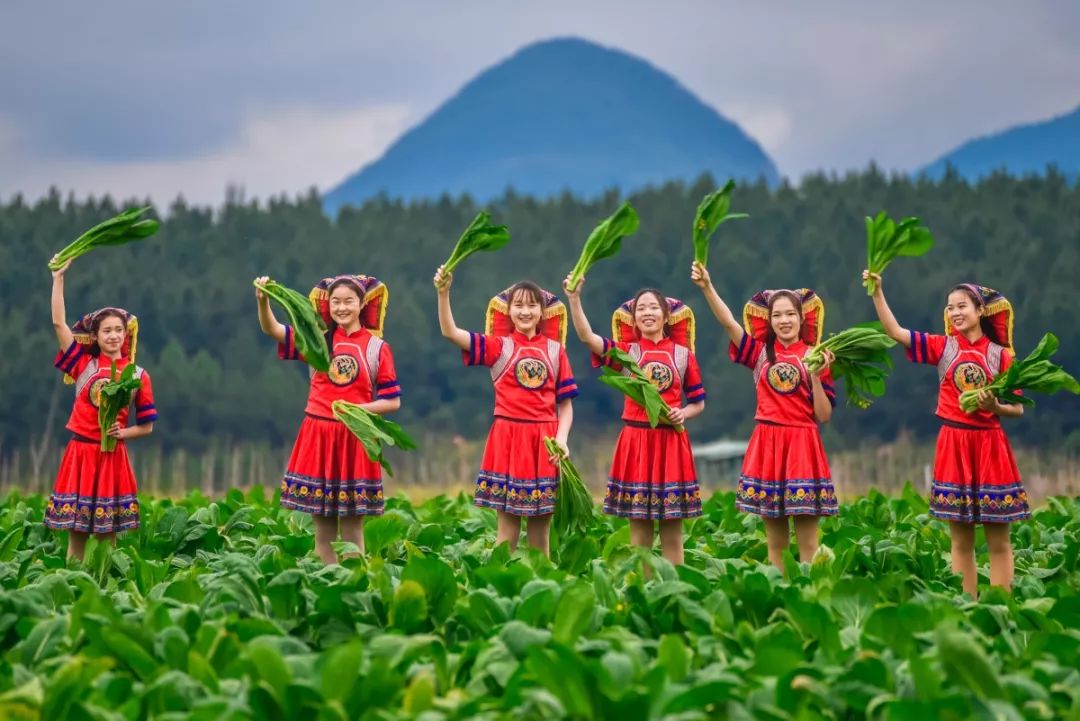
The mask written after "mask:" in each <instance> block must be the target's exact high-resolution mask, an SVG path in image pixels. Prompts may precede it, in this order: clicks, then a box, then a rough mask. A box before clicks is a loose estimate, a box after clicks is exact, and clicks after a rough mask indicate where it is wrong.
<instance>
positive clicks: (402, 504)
mask: <svg viewBox="0 0 1080 721" xmlns="http://www.w3.org/2000/svg"><path fill="white" fill-rule="evenodd" d="M43 504H44V499H43V498H41V497H39V496H35V497H29V498H24V497H21V496H18V495H15V494H13V495H10V496H8V497H7V498H5V499H3V502H2V506H0V561H2V564H0V583H2V590H0V637H2V644H0V645H2V656H0V718H3V719H11V720H16V719H48V720H49V721H54V720H56V719H100V720H102V721H104V720H106V719H108V720H113V719H115V720H116V721H120V720H121V719H143V718H152V719H162V720H164V719H187V718H193V719H206V720H208V721H209V720H211V719H234V720H237V721H239V720H240V719H252V720H258V721H275V720H277V719H308V720H310V721H316V720H318V721H323V720H326V721H329V720H330V719H335V720H337V719H341V720H344V719H403V718H422V719H426V720H430V721H436V720H438V719H515V721H526V720H529V719H551V718H574V719H620V720H622V721H634V720H636V719H684V720H689V719H706V718H733V719H818V718H824V719H858V718H875V719H917V720H918V721H931V720H932V719H966V718H985V719H991V718H992V719H1021V718H1032V719H1051V718H1073V719H1075V718H1080V569H1078V566H1077V557H1078V555H1080V538H1078V537H1080V502H1078V501H1077V500H1066V499H1060V498H1056V499H1050V500H1049V501H1048V502H1047V503H1046V504H1044V506H1043V507H1042V508H1041V509H1040V510H1038V511H1037V512H1036V514H1035V518H1034V519H1033V520H1032V521H1030V522H1026V523H1021V524H1017V525H1016V526H1015V530H1014V533H1013V540H1014V545H1015V547H1016V570H1017V573H1016V585H1015V589H1014V593H1013V595H1012V596H1011V597H1010V596H1008V595H1006V594H1005V593H1004V592H1001V591H999V590H994V591H988V590H986V578H985V576H984V578H983V579H982V581H983V583H982V587H983V593H982V596H981V598H980V600H979V601H978V602H972V601H971V600H970V599H967V598H966V597H963V596H962V595H961V593H960V582H959V578H958V577H954V576H952V575H951V573H950V572H949V570H948V569H949V559H948V534H947V530H946V528H945V527H944V526H943V525H941V524H940V523H937V522H932V521H930V520H929V519H928V516H927V504H926V502H925V501H924V500H923V498H922V497H921V495H920V494H918V493H917V492H915V491H913V490H912V489H911V488H910V487H909V488H908V489H907V490H906V491H905V492H904V493H903V494H902V496H901V497H897V498H889V497H886V496H883V495H879V494H876V493H873V494H871V495H870V496H869V497H865V498H860V499H858V500H856V501H855V502H853V503H850V504H846V505H844V506H842V508H841V513H840V515H839V517H838V518H832V519H828V520H826V521H824V524H823V543H824V546H826V547H827V548H828V549H830V551H829V552H823V553H822V554H819V556H818V558H817V560H815V562H814V563H813V564H811V565H802V566H800V565H799V564H797V563H796V562H795V561H794V560H792V559H791V558H790V557H789V559H788V564H787V565H788V568H787V576H788V578H789V580H784V579H783V578H782V576H781V574H780V573H779V572H778V571H776V570H775V569H773V568H772V567H770V566H768V565H766V564H765V563H763V561H764V559H765V558H766V549H765V545H764V535H763V533H762V530H761V528H760V526H759V521H757V519H755V518H748V517H746V516H744V515H741V514H739V513H737V512H736V511H735V510H734V503H733V497H732V495H731V494H730V493H722V494H717V495H715V496H713V497H712V498H711V499H709V500H708V501H707V503H706V505H705V515H704V516H703V517H702V518H700V519H697V520H695V521H694V522H692V523H688V524H687V532H688V540H687V553H686V558H687V563H686V565H685V566H682V567H679V568H677V569H676V568H674V567H672V566H670V565H669V564H667V563H666V562H665V561H663V560H662V559H661V558H659V557H658V554H654V555H649V556H642V555H639V554H638V553H636V552H634V551H632V550H631V549H630V547H629V546H628V530H627V528H626V526H625V524H624V523H621V522H620V523H616V522H613V521H612V520H611V519H609V518H606V517H605V518H603V519H602V520H598V521H597V522H596V523H595V524H594V525H593V527H592V528H591V529H590V531H589V532H588V534H587V535H576V536H571V537H570V538H568V539H556V543H554V544H553V552H554V555H555V557H556V559H557V560H556V561H555V562H554V563H551V562H547V561H545V560H543V558H542V557H540V556H538V555H534V554H530V553H529V552H528V551H522V552H519V553H518V554H515V555H511V554H510V553H509V552H508V551H507V549H506V547H505V546H502V547H499V548H494V549H493V548H492V539H493V538H494V514H489V513H488V512H485V511H481V510H479V509H476V508H473V507H472V505H471V502H470V499H468V498H465V497H459V498H447V497H445V496H442V497H437V498H434V499H431V500H428V501H426V502H424V503H422V504H420V505H416V506H413V505H411V504H410V503H409V502H407V501H405V500H403V499H390V500H389V501H388V504H387V513H386V515H385V516H383V517H381V518H377V519H375V520H370V521H369V522H368V523H367V524H366V527H365V529H366V530H365V540H366V544H367V551H368V558H367V560H363V559H350V560H346V561H345V562H344V563H343V565H341V566H336V565H335V566H327V567H324V566H322V565H321V564H320V563H319V562H318V561H317V560H316V559H315V557H314V556H313V555H311V554H309V551H311V549H312V547H313V538H312V535H311V527H310V524H311V521H310V518H309V517H307V516H304V515H302V514H299V513H291V512H288V511H284V510H282V509H280V508H278V507H277V504H276V502H275V499H274V498H271V497H268V496H267V495H266V494H265V493H264V492H263V491H262V489H259V488H256V489H255V490H253V491H251V492H250V493H249V494H248V495H246V496H245V495H244V494H242V493H241V492H239V491H235V490H234V491H230V492H229V493H228V494H227V495H226V497H225V498H224V499H222V500H219V501H211V500H209V499H207V498H205V497H203V496H200V495H197V494H194V495H189V496H188V497H186V498H184V499H183V500H180V501H170V500H150V499H143V506H142V524H143V525H142V527H141V528H140V529H139V530H138V531H137V532H133V533H131V534H129V535H128V536H127V537H125V538H123V539H121V541H120V542H119V546H118V547H117V548H116V549H115V550H114V549H113V548H111V547H110V546H108V545H96V546H95V545H93V544H91V546H90V547H89V548H88V549H87V562H86V564H85V565H81V564H78V563H76V562H73V563H72V565H71V566H70V567H67V566H65V562H64V557H63V549H62V548H61V546H60V544H59V542H58V539H59V538H60V537H59V536H56V535H53V534H51V533H49V532H48V531H46V529H45V528H44V527H43V526H42V524H41V519H42V516H43ZM980 538H981V537H980ZM980 542H981V541H980ZM345 550H347V549H345ZM979 563H980V567H981V568H982V569H983V571H984V573H985V564H986V557H985V548H984V547H983V548H981V549H980V555H979Z"/></svg>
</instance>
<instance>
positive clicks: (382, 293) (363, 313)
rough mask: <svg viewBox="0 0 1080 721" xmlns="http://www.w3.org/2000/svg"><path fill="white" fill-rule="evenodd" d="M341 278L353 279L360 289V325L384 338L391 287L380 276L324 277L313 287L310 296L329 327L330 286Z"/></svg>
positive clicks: (331, 322) (346, 275)
mask: <svg viewBox="0 0 1080 721" xmlns="http://www.w3.org/2000/svg"><path fill="white" fill-rule="evenodd" d="M339 280H348V281H352V283H353V284H355V285H356V286H357V287H358V288H359V289H360V325H362V326H363V327H365V328H367V329H368V330H369V331H371V333H372V335H375V336H378V337H379V338H382V334H383V325H384V324H385V323H386V305H387V303H389V301H390V289H389V288H387V287H386V284H385V283H383V282H382V281H381V280H379V279H378V278H373V277H371V276H370V275H349V274H345V275H335V276H333V277H330V278H323V279H322V280H320V281H319V283H318V284H317V285H316V286H315V287H314V288H312V289H311V293H309V294H308V298H310V299H311V304H312V305H313V306H315V310H316V311H317V312H318V313H319V315H320V316H321V317H322V319H323V322H324V323H326V325H327V327H332V324H333V318H331V317H330V286H332V285H333V284H334V283H336V282H337V281H339Z"/></svg>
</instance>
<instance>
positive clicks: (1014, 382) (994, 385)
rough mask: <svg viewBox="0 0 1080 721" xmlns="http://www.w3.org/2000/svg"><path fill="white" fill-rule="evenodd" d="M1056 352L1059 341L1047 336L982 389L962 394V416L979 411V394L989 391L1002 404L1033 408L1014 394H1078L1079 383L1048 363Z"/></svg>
mask: <svg viewBox="0 0 1080 721" xmlns="http://www.w3.org/2000/svg"><path fill="white" fill-rule="evenodd" d="M1057 349H1058V339H1057V336H1056V335H1054V334H1053V333H1047V334H1046V335H1044V336H1043V337H1042V340H1040V341H1039V344H1038V345H1037V346H1035V350H1033V351H1032V352H1031V353H1030V354H1029V355H1028V357H1027V358H1024V359H1023V360H1018V361H1014V362H1013V364H1012V365H1010V366H1009V369H1008V370H1006V371H1005V372H1004V373H1000V374H998V376H997V377H996V378H994V380H993V381H992V382H991V383H990V384H989V385H987V386H985V387H984V388H977V389H975V390H970V391H964V392H963V393H961V394H960V408H961V409H962V410H963V411H964V412H965V413H974V412H975V411H977V410H978V409H979V393H980V392H981V391H984V390H988V391H990V392H991V393H993V394H994V395H995V396H996V397H997V399H998V400H999V401H1001V402H1002V403H1019V404H1021V405H1025V406H1033V405H1035V401H1034V400H1032V399H1031V398H1029V397H1028V396H1023V395H1016V394H1017V392H1018V391H1033V392H1035V393H1045V394H1047V395H1049V394H1051V393H1058V392H1061V391H1065V392H1068V393H1075V394H1080V383H1078V382H1077V380H1076V379H1075V378H1073V377H1072V376H1071V375H1069V373H1067V372H1066V371H1065V369H1064V368H1062V367H1061V366H1059V365H1057V364H1055V363H1051V362H1050V356H1052V355H1054V353H1056V352H1057Z"/></svg>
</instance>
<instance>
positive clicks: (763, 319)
mask: <svg viewBox="0 0 1080 721" xmlns="http://www.w3.org/2000/svg"><path fill="white" fill-rule="evenodd" d="M778 290H780V289H777V290H763V291H759V292H757V293H755V294H754V297H752V298H751V299H750V300H748V301H747V302H746V306H744V307H743V323H744V324H745V325H747V326H749V328H750V335H752V336H753V337H754V338H755V339H756V340H757V341H758V342H759V343H763V342H764V341H765V334H766V333H767V332H768V330H769V324H770V321H769V317H768V314H769V299H770V298H771V297H772V296H773V294H774V293H776V292H777V291H778ZM788 292H790V293H794V294H795V295H796V297H798V298H799V299H800V301H801V302H802V311H803V320H802V325H801V326H800V328H799V340H801V341H802V342H803V343H806V344H807V345H814V344H815V343H817V342H818V341H820V340H821V330H822V329H821V327H820V325H821V324H820V321H821V317H820V316H821V312H822V311H823V310H824V305H823V304H822V302H821V300H820V298H818V295H817V293H815V292H814V291H812V290H810V289H809V288H796V289H788ZM754 309H756V311H754Z"/></svg>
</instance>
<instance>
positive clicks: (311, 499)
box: [281, 416, 383, 516]
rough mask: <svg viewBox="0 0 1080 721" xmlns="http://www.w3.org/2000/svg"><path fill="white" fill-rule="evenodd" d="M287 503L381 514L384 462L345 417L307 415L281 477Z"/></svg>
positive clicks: (317, 511)
mask: <svg viewBox="0 0 1080 721" xmlns="http://www.w3.org/2000/svg"><path fill="white" fill-rule="evenodd" d="M281 505H282V506H284V507H285V508H290V509H293V510H298V511H304V512H306V513H311V514H314V515H317V516H357V515H378V514H381V513H382V512H383V488H382V468H381V467H380V466H379V464H378V463H375V462H374V461H370V460H368V457H367V455H366V454H365V453H364V446H363V445H362V444H361V443H360V441H359V440H357V438H356V436H354V435H353V434H352V433H350V432H349V429H348V428H346V427H345V424H344V423H340V422H339V421H336V420H329V419H325V418H312V417H311V416H307V417H305V418H304V421H303V423H301V424H300V432H299V434H298V435H297V437H296V443H295V444H293V450H292V455H290V456H289V465H288V469H287V470H286V472H285V478H284V480H283V481H282V482H281Z"/></svg>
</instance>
